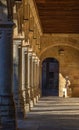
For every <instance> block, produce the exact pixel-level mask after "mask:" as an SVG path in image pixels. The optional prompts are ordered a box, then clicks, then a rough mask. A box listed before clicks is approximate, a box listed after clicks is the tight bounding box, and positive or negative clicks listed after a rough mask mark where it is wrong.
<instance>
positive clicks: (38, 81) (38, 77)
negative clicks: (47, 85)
mask: <svg viewBox="0 0 79 130" xmlns="http://www.w3.org/2000/svg"><path fill="white" fill-rule="evenodd" d="M39 63H40V60H39V58H37V87H38V98H39V97H40V68H39V67H40V65H39Z"/></svg>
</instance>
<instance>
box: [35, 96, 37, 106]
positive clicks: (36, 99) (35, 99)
mask: <svg viewBox="0 0 79 130" xmlns="http://www.w3.org/2000/svg"><path fill="white" fill-rule="evenodd" d="M36 103H37V99H36V98H35V97H34V105H36Z"/></svg>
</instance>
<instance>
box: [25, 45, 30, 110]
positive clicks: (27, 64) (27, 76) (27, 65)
mask: <svg viewBox="0 0 79 130" xmlns="http://www.w3.org/2000/svg"><path fill="white" fill-rule="evenodd" d="M28 48H29V46H27V51H26V53H25V69H26V72H25V88H26V104H27V108H26V111H29V110H30V59H29V49H28Z"/></svg>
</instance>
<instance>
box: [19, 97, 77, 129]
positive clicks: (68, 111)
mask: <svg viewBox="0 0 79 130" xmlns="http://www.w3.org/2000/svg"><path fill="white" fill-rule="evenodd" d="M18 128H19V130H79V98H59V97H43V98H41V99H40V100H39V101H38V103H37V104H36V105H35V106H34V108H32V110H31V112H28V113H27V118H26V119H24V120H20V119H19V120H18Z"/></svg>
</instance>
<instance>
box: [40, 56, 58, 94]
mask: <svg viewBox="0 0 79 130" xmlns="http://www.w3.org/2000/svg"><path fill="white" fill-rule="evenodd" d="M58 93H59V62H58V61H57V60H56V59H55V58H46V59H45V60H44V61H43V62H42V96H58Z"/></svg>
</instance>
